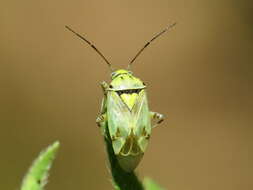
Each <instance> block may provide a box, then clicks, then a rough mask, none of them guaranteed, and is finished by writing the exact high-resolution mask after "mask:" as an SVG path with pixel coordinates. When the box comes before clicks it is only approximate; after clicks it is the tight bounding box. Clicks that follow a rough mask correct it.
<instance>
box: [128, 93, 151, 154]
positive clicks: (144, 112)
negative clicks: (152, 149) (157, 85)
mask: <svg viewBox="0 0 253 190" xmlns="http://www.w3.org/2000/svg"><path fill="white" fill-rule="evenodd" d="M132 114H133V120H134V134H135V135H136V136H137V137H138V145H139V146H140V148H141V150H142V152H145V150H146V147H147V144H148V140H149V137H150V134H151V121H150V115H149V108H148V101H147V95H146V90H145V89H143V90H141V92H140V93H139V97H138V99H137V101H136V103H135V105H134V107H133V110H132Z"/></svg>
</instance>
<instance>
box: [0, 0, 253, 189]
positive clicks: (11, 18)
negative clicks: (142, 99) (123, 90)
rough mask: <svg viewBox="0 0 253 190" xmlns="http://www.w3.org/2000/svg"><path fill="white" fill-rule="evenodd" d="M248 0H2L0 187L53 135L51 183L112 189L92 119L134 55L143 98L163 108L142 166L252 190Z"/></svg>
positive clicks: (156, 175)
mask: <svg viewBox="0 0 253 190" xmlns="http://www.w3.org/2000/svg"><path fill="white" fill-rule="evenodd" d="M252 10H253V3H252V1H248V2H247V1H231V0H209V1H201V0H193V1H184V0H173V1H165V0H164V1H162V0H157V1H150V0H148V1H144V0H140V1H132V0H131V1H116V0H112V1H97V0H95V1H94V0H93V1H92V0H83V1H81V0H78V1H65V0H62V1H49V0H45V1H32V0H25V1H17V0H16V1H15V0H14V1H4V2H2V5H1V8H0V24H1V30H0V40H1V43H0V90H1V92H0V150H1V151H0V154H1V155H0V181H1V182H0V189H1V190H7V189H8V190H9V189H10V190H11V189H13V190H14V189H18V187H19V185H20V183H21V178H22V176H23V175H24V173H25V172H26V170H27V168H28V166H29V165H30V164H31V162H32V160H33V159H34V158H35V157H36V156H37V154H38V152H39V151H40V150H41V149H42V148H44V147H46V146H47V145H48V144H50V143H52V142H53V141H54V140H57V139H58V140H60V142H61V144H62V146H61V149H60V152H59V154H58V157H57V160H56V162H55V163H54V167H53V170H52V171H51V176H50V183H49V184H48V186H47V189H48V190H60V189H61V190H69V189H76V190H78V189H103V190H104V189H105V190H106V189H108V190H109V189H112V186H111V184H110V175H109V173H108V171H107V167H106V164H105V163H106V154H105V151H104V145H103V140H102V137H101V136H100V133H99V130H98V128H97V127H96V124H95V118H96V116H97V113H98V110H99V108H100V103H101V98H102V92H101V89H100V86H99V82H100V81H102V80H107V81H109V80H110V77H109V72H108V71H109V70H108V68H107V66H106V64H105V63H104V62H103V60H102V59H101V58H100V57H99V56H98V55H97V54H96V53H95V52H94V51H93V50H92V49H91V48H90V47H89V46H88V45H86V44H84V43H83V42H82V41H81V40H79V39H77V38H76V37H75V36H73V35H72V34H71V33H70V32H68V31H67V30H66V29H65V28H64V25H69V26H71V27H73V28H74V29H75V30H76V31H78V32H80V33H82V34H84V35H85V36H86V37H87V38H88V39H89V40H91V41H92V42H94V43H95V44H96V45H97V47H98V48H99V49H100V50H101V51H102V52H103V53H104V54H105V55H106V57H108V59H109V60H110V61H111V62H112V64H113V65H114V67H116V68H121V67H123V68H125V67H126V65H127V64H128V62H129V60H130V59H131V58H132V57H133V56H134V55H135V54H136V53H137V51H138V50H139V49H140V48H141V47H142V45H144V43H145V42H146V41H147V40H149V39H150V38H151V37H152V36H153V35H154V34H155V33H157V32H158V31H160V30H161V29H163V28H164V27H165V26H166V25H167V24H168V23H169V21H177V22H178V25H177V26H176V27H175V28H174V29H173V30H172V31H170V32H169V33H167V34H165V35H164V36H162V37H161V38H159V39H158V40H157V41H155V43H153V44H152V45H151V46H150V47H149V48H147V49H146V50H145V51H144V53H143V54H142V55H141V56H140V57H139V58H138V59H137V60H136V62H135V63H134V65H133V67H132V70H133V72H134V74H135V75H137V76H138V77H140V78H141V79H143V80H144V81H145V83H146V84H147V85H148V92H149V102H150V108H151V109H152V110H154V111H158V112H161V113H163V114H165V115H166V121H165V122H164V123H163V124H162V125H161V127H157V128H156V129H154V130H153V133H152V139H151V143H150V145H149V148H148V150H147V152H146V155H145V156H144V159H143V160H142V162H141V164H140V166H139V167H138V169H137V171H138V173H139V175H140V176H142V177H143V176H149V177H152V178H153V179H154V180H156V181H157V182H158V183H160V184H161V185H163V186H164V187H166V188H167V189H169V190H172V189H173V190H209V189H210V190H214V189H215V190H242V189H243V190H252V189H253V163H252V158H253V153H252V149H253V140H252V139H253V127H252V124H253V115H252V113H253V101H252V96H253V92H252V82H253V76H252V69H253V67H252V63H253V21H252V18H253V11H252Z"/></svg>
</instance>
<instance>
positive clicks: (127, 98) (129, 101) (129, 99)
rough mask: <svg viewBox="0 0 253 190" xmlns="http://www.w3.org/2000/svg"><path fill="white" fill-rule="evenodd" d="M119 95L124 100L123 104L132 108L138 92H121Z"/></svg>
mask: <svg viewBox="0 0 253 190" xmlns="http://www.w3.org/2000/svg"><path fill="white" fill-rule="evenodd" d="M120 97H121V98H122V100H123V102H125V104H126V105H127V106H128V108H129V109H130V110H132V108H133V106H134V104H135V102H136V100H137V98H138V94H136V93H132V94H126V93H123V94H121V95H120Z"/></svg>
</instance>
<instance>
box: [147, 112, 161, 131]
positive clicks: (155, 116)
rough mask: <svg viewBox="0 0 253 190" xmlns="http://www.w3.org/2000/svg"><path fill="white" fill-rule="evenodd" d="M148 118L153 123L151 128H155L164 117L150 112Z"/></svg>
mask: <svg viewBox="0 0 253 190" xmlns="http://www.w3.org/2000/svg"><path fill="white" fill-rule="evenodd" d="M150 117H151V119H152V120H154V121H155V124H154V125H153V126H152V128H154V127H156V126H157V125H159V124H160V123H162V122H163V121H164V115H163V114H160V113H157V112H152V111H151V112H150Z"/></svg>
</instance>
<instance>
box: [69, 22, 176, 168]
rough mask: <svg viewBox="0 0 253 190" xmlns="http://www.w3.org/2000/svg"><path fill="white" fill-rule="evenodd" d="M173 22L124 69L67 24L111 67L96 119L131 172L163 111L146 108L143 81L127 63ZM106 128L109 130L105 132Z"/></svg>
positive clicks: (118, 158) (103, 86)
mask: <svg viewBox="0 0 253 190" xmlns="http://www.w3.org/2000/svg"><path fill="white" fill-rule="evenodd" d="M175 24H176V23H173V24H171V25H169V26H167V27H166V28H165V29H164V30H163V31H161V32H159V33H158V34H156V35H155V36H154V37H153V38H152V39H151V40H150V41H148V42H147V43H146V44H145V45H144V47H143V48H141V49H140V51H139V52H138V53H137V54H136V56H135V57H134V58H133V59H132V60H131V62H130V63H129V65H128V68H127V69H119V70H113V69H112V67H111V64H110V63H109V61H108V60H107V59H106V58H105V57H104V55H103V54H102V53H101V52H100V51H99V50H98V49H97V48H96V47H95V46H94V45H93V44H92V43H91V42H89V41H88V40H86V39H85V38H84V37H83V36H81V35H80V34H78V33H76V32H75V31H73V30H72V29H71V28H70V27H68V26H66V28H67V29H68V30H70V31H71V32H73V33H74V34H76V35H77V36H78V37H80V38H81V39H82V40H84V41H85V42H86V43H88V44H89V45H90V46H91V47H92V48H93V49H94V50H95V51H96V52H97V53H98V54H99V55H100V56H101V57H102V58H103V59H104V61H105V62H106V63H107V64H108V66H109V67H110V69H111V71H112V73H111V79H112V81H111V83H110V84H107V83H106V82H102V83H101V86H102V90H103V93H104V98H103V102H102V106H101V111H100V114H99V116H98V117H97V119H96V123H97V125H98V126H99V127H100V128H101V131H102V134H103V136H105V137H106V138H109V139H110V140H111V142H112V147H113V150H114V154H115V155H116V157H117V160H118V162H119V165H120V166H121V168H122V169H123V170H125V171H126V172H131V171H133V170H134V169H135V168H136V167H137V165H138V164H139V162H140V160H141V158H142V157H143V154H144V152H145V150H146V148H147V145H148V142H149V138H150V135H151V129H152V128H153V127H155V126H156V125H157V124H159V123H161V122H162V121H163V118H164V117H163V115H162V114H159V113H157V112H152V111H150V110H149V107H148V100H147V93H146V85H145V83H144V82H142V81H141V80H140V79H138V78H136V77H135V76H134V75H133V73H132V72H131V71H130V66H131V64H132V63H133V62H134V61H135V59H136V58H137V57H138V56H139V55H140V54H141V52H142V51H143V50H144V49H145V48H146V47H147V46H148V45H149V44H150V43H151V42H152V41H153V40H155V39H156V38H157V37H159V36H160V35H161V34H163V33H165V32H166V31H167V30H169V29H170V28H172V27H173V26H174V25H175ZM151 120H154V122H151ZM106 127H108V128H107V129H106ZM106 130H107V131H108V132H109V133H106ZM107 134H108V135H107Z"/></svg>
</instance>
